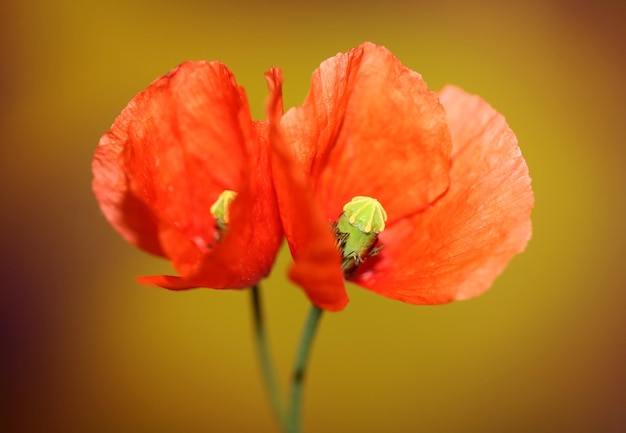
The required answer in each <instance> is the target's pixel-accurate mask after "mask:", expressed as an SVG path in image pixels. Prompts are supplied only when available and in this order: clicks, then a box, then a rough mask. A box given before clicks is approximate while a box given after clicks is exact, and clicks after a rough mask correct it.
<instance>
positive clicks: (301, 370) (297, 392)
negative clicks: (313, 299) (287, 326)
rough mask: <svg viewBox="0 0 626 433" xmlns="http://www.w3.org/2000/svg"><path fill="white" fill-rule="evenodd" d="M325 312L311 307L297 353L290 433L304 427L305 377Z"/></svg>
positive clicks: (288, 419)
mask: <svg viewBox="0 0 626 433" xmlns="http://www.w3.org/2000/svg"><path fill="white" fill-rule="evenodd" d="M322 312H323V310H322V309H321V308H319V307H317V306H315V305H312V306H311V309H310V310H309V315H308V317H307V319H306V323H305V324H304V329H303V330H302V335H301V336H300V346H299V347H298V352H297V353H296V362H295V364H294V369H293V377H292V379H291V404H290V406H289V411H288V413H287V431H288V432H289V433H301V432H302V425H301V420H300V413H301V407H302V386H303V383H304V376H305V374H306V367H307V362H308V360H309V353H310V352H311V345H312V342H313V337H314V336H315V332H316V330H317V325H318V323H319V321H320V318H321V317H322Z"/></svg>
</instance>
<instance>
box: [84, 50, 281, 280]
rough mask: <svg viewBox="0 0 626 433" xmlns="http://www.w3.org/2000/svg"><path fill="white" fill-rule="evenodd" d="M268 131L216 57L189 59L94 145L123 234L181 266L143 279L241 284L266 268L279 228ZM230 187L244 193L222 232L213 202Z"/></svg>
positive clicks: (98, 180) (107, 200) (100, 189)
mask: <svg viewBox="0 0 626 433" xmlns="http://www.w3.org/2000/svg"><path fill="white" fill-rule="evenodd" d="M268 135H269V129H268V126H267V125H266V124H260V123H259V124H255V123H253V122H252V120H251V118H250V114H249V109H248V104H247V99H246V96H245V93H244V91H243V89H242V88H241V87H239V86H238V85H237V84H236V82H235V79H234V77H233V75H232V73H231V72H230V71H229V70H228V69H227V68H226V67H225V66H224V65H222V64H221V63H219V62H186V63H183V64H181V65H180V66H179V67H178V68H176V69H174V70H173V71H171V72H170V73H168V74H167V75H165V76H163V77H161V78H159V79H157V80H156V81H155V82H154V83H152V84H151V85H150V86H149V87H148V89H146V90H145V91H143V92H141V93H140V94H139V95H137V96H136V97H135V98H134V99H133V100H132V101H131V102H130V103H129V104H128V106H127V107H126V109H125V110H124V111H123V112H122V113H121V114H120V116H119V117H118V118H117V119H116V121H115V123H114V124H113V126H112V128H111V130H110V131H109V132H108V133H107V134H105V135H104V136H103V137H102V139H101V141H100V144H99V146H98V148H97V150H96V154H95V157H94V161H93V173H94V181H93V190H94V193H95V195H96V198H97V199H98V201H99V202H100V205H101V208H102V210H103V212H104V214H105V216H106V217H107V219H108V220H109V222H110V223H111V224H112V225H113V226H114V227H115V228H116V229H117V230H118V231H119V232H120V234H122V236H123V237H124V238H125V239H127V240H128V241H129V242H132V243H133V244H135V245H137V246H139V247H140V248H143V249H145V250H146V251H148V252H151V253H154V254H159V255H161V256H164V257H167V258H169V259H170V260H172V263H173V265H174V267H175V268H176V270H177V271H178V272H179V273H180V277H167V276H157V277H142V278H141V281H142V282H146V283H152V284H157V285H161V286H163V287H167V288H171V289H184V288H192V287H213V288H240V287H247V286H249V285H251V284H254V283H256V282H258V280H259V279H260V278H262V277H263V276H265V275H266V274H267V273H268V272H269V269H270V267H271V265H272V263H273V260H274V257H275V254H276V252H277V249H278V247H279V245H280V241H281V237H282V229H281V227H280V219H279V216H278V210H277V201H276V197H275V194H274V192H273V185H272V180H271V173H270V169H269V156H268V146H269V142H268ZM225 189H231V190H235V191H237V192H238V193H239V195H238V196H237V199H236V200H235V201H234V202H233V204H232V206H231V209H230V217H231V218H230V223H229V230H228V232H227V234H226V235H225V236H224V237H223V239H221V240H220V241H219V242H216V237H217V235H218V232H217V229H216V224H215V220H214V218H213V216H212V215H211V213H210V206H211V205H212V204H213V203H214V202H215V200H216V199H217V197H218V195H219V194H220V193H221V192H222V191H223V190H225Z"/></svg>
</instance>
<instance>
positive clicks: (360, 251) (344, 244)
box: [333, 196, 387, 278]
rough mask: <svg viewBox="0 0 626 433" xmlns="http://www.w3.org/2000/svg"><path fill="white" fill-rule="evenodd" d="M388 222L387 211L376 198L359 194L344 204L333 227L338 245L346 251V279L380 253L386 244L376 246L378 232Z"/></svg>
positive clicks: (343, 256)
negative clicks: (366, 261) (362, 264)
mask: <svg viewBox="0 0 626 433" xmlns="http://www.w3.org/2000/svg"><path fill="white" fill-rule="evenodd" d="M386 221H387V212H385V209H384V208H383V206H382V205H381V204H380V202H379V201H378V200H376V199H375V198H371V197H366V196H356V197H354V198H353V199H352V200H350V201H349V202H348V203H346V204H345V205H344V207H343V212H342V213H341V215H340V216H339V219H338V220H337V222H335V223H334V224H333V230H334V232H335V236H336V238H337V248H339V250H340V251H341V254H342V259H343V260H342V263H341V269H342V270H343V273H344V275H345V276H346V278H348V277H349V276H350V275H351V274H352V272H354V270H355V269H356V268H357V267H358V266H359V265H360V264H361V263H363V262H364V261H365V260H367V259H368V258H369V257H372V256H374V255H376V254H378V252H380V250H381V249H382V246H380V247H377V248H374V246H375V245H376V242H377V241H378V234H379V233H381V232H382V231H383V230H385V222H386Z"/></svg>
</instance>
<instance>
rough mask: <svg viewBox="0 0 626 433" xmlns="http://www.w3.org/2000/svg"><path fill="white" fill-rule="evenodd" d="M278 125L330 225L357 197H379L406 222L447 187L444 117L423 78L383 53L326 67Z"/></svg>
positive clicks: (356, 52) (366, 50)
mask: <svg viewBox="0 0 626 433" xmlns="http://www.w3.org/2000/svg"><path fill="white" fill-rule="evenodd" d="M281 125H282V127H283V131H284V135H285V139H286V140H287V142H288V143H289V145H290V146H291V147H292V149H293V152H294V156H295V158H296V159H297V160H298V162H299V163H300V164H301V165H302V166H303V167H304V171H305V173H306V174H307V175H308V176H310V180H311V182H312V183H313V187H314V189H315V190H316V195H317V196H318V197H319V199H320V203H323V206H324V212H325V215H326V217H328V218H331V219H333V220H334V219H336V218H337V217H338V215H339V214H340V213H341V210H342V207H343V205H344V204H346V203H347V202H348V201H350V199H352V197H354V196H355V195H367V196H370V197H375V198H376V199H378V200H379V201H380V202H381V203H382V204H383V206H384V207H385V210H386V211H387V213H388V214H389V215H392V217H393V218H402V217H404V216H406V215H409V214H411V213H414V212H417V211H419V210H421V209H423V208H424V207H426V206H427V205H428V204H429V203H431V202H432V201H433V200H434V199H435V198H437V197H438V196H439V195H441V194H442V193H443V192H444V191H445V190H446V188H447V187H448V171H449V155H450V149H451V147H452V145H451V142H450V134H449V132H448V128H447V126H446V114H445V111H444V109H443V107H442V106H441V104H440V103H439V98H438V96H437V94H435V93H434V92H432V91H430V90H429V89H428V87H427V85H426V83H425V82H424V80H423V79H422V77H421V76H420V75H419V74H418V73H416V72H414V71H412V70H410V69H408V68H407V67H405V66H404V65H402V63H400V61H399V60H398V59H397V58H396V57H394V55H393V54H392V53H390V52H389V51H388V50H387V49H386V48H384V47H380V46H376V45H374V44H371V43H364V44H362V45H361V46H359V47H357V48H355V49H353V50H351V51H349V52H348V53H346V54H338V55H336V56H335V57H332V58H330V59H328V60H326V61H325V62H323V63H322V64H321V65H320V67H319V69H318V70H316V71H315V72H314V74H313V78H312V82H311V90H310V92H309V95H308V96H307V98H306V100H305V101H304V104H303V105H302V106H300V107H297V108H294V109H292V110H290V111H288V112H287V113H286V114H285V116H284V117H283V119H282V120H281Z"/></svg>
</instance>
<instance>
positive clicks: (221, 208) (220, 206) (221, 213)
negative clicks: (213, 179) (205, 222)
mask: <svg viewBox="0 0 626 433" xmlns="http://www.w3.org/2000/svg"><path fill="white" fill-rule="evenodd" d="M235 197H237V193H236V192H235V191H231V190H229V189H226V190H224V191H222V192H221V193H220V195H219V197H218V198H217V200H216V201H215V203H213V205H212V206H211V215H213V217H214V218H215V222H216V223H217V229H218V230H219V231H220V233H224V231H226V227H227V226H228V208H229V207H230V204H231V203H232V202H233V200H234V199H235Z"/></svg>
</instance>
